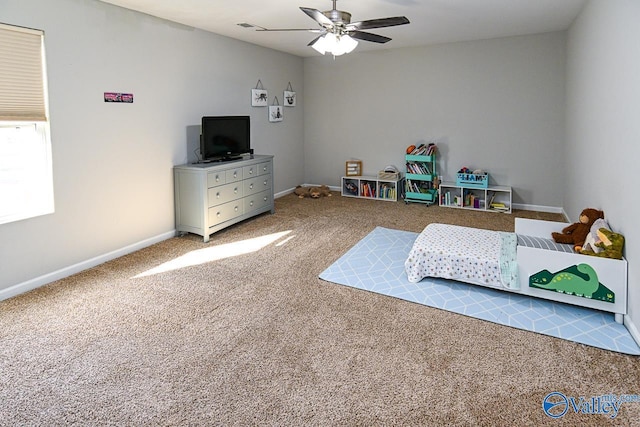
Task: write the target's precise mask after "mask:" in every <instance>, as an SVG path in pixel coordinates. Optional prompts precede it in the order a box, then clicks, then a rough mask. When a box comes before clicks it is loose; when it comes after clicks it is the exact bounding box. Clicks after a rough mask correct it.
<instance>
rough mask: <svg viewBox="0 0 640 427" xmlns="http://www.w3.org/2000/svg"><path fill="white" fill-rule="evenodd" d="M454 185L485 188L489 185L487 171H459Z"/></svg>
mask: <svg viewBox="0 0 640 427" xmlns="http://www.w3.org/2000/svg"><path fill="white" fill-rule="evenodd" d="M456 185H458V186H460V187H472V188H487V187H488V186H489V174H488V173H483V174H479V173H459V174H458V177H457V178H456Z"/></svg>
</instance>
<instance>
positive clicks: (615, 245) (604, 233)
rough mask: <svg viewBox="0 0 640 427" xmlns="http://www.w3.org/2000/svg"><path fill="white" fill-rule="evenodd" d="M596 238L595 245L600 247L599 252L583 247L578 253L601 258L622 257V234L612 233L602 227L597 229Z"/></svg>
mask: <svg viewBox="0 0 640 427" xmlns="http://www.w3.org/2000/svg"><path fill="white" fill-rule="evenodd" d="M598 239H599V241H598V242H597V243H596V244H595V246H597V247H598V248H600V249H601V250H600V251H599V252H596V251H592V250H586V249H584V250H582V251H580V253H583V254H585V255H593V256H599V257H603V258H613V259H622V247H623V246H624V236H623V235H622V234H618V233H614V232H613V231H611V230H609V229H607V228H604V227H603V228H600V229H599V230H598Z"/></svg>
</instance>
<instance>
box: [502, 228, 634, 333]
mask: <svg viewBox="0 0 640 427" xmlns="http://www.w3.org/2000/svg"><path fill="white" fill-rule="evenodd" d="M567 225H569V224H568V223H562V222H552V221H541V220H533V219H526V218H516V219H515V232H516V233H518V234H524V235H528V236H535V237H543V238H547V239H548V238H550V237H551V232H553V231H561V230H562V229H563V228H564V227H566V226H567ZM517 251H518V255H517V257H518V277H519V281H520V289H519V290H513V292H517V293H520V294H523V295H530V296H533V297H537V298H544V299H548V300H552V301H560V302H565V303H568V304H574V305H579V306H582V307H590V308H595V309H598V310H602V311H607V312H612V313H614V314H615V320H616V322H618V323H623V319H624V315H625V314H627V261H626V260H625V259H621V260H618V259H610V258H602V257H596V256H589V255H582V254H578V253H566V252H557V251H551V250H546V249H538V248H530V247H526V246H518V249H517ZM581 263H584V264H589V265H590V266H591V267H592V268H593V269H594V270H595V271H596V273H597V275H598V280H599V282H600V283H602V284H603V285H604V286H606V287H607V288H609V289H610V290H611V291H613V292H614V293H615V302H606V301H600V300H596V299H589V298H584V297H579V296H576V295H570V294H565V293H561V292H555V291H551V290H545V289H539V288H534V287H531V286H529V277H530V276H531V275H534V274H536V273H538V272H539V271H541V270H549V271H550V272H556V271H560V270H563V269H565V268H567V267H570V266H573V265H577V264H581Z"/></svg>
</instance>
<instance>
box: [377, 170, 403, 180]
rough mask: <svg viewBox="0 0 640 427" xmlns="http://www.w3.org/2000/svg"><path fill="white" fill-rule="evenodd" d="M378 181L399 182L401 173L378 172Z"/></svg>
mask: <svg viewBox="0 0 640 427" xmlns="http://www.w3.org/2000/svg"><path fill="white" fill-rule="evenodd" d="M378 179H386V180H389V181H397V180H399V179H400V172H388V171H380V172H378Z"/></svg>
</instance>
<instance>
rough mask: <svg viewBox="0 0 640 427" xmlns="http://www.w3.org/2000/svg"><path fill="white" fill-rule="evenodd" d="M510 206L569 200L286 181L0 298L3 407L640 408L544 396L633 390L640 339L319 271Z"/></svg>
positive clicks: (499, 417)
mask: <svg viewBox="0 0 640 427" xmlns="http://www.w3.org/2000/svg"><path fill="white" fill-rule="evenodd" d="M516 215H517V216H526V217H533V218H541V219H558V218H559V216H558V215H552V214H544V213H535V212H525V211H516V212H515V213H514V214H513V215H505V214H495V213H484V212H471V211H463V210H457V209H447V208H439V207H436V206H431V207H427V206H425V205H421V204H409V205H405V204H404V203H402V202H399V203H392V202H382V201H370V200H361V199H351V198H345V197H340V196H339V195H338V194H337V193H334V195H333V197H330V198H325V199H321V200H312V199H298V198H296V197H294V196H293V195H289V196H285V197H282V198H280V199H277V200H276V213H275V214H274V215H270V214H265V215H262V216H260V217H257V218H255V219H252V220H249V221H246V222H244V223H242V224H239V225H236V226H234V227H231V228H229V229H227V230H224V231H222V232H219V233H217V234H215V235H214V236H213V237H212V239H211V241H210V242H209V243H208V244H204V243H202V239H201V238H199V237H198V236H195V235H188V236H184V237H178V238H173V239H170V240H167V241H164V242H162V243H159V244H157V245H154V246H152V247H149V248H147V249H144V250H141V251H139V252H136V253H134V254H131V255H128V256H125V257H122V258H119V259H117V260H114V261H112V262H109V263H106V264H103V265H101V266H99V267H96V268H93V269H91V270H88V271H85V272H83V273H81V274H78V275H75V276H73V277H70V278H68V279H64V280H60V281H58V282H55V283H52V284H50V285H48V286H45V287H42V288H40V289H37V290H35V291H33V292H30V293H28V294H25V295H21V296H18V297H15V298H12V299H10V300H6V301H3V302H0V402H1V404H0V425H2V426H14V425H47V426H51V425H74V424H76V425H135V426H141V425H363V426H371V425H464V426H470V425H486V426H495V425H504V426H514V425H554V426H555V425H639V424H640V423H639V422H638V420H640V402H636V403H625V404H623V406H622V408H621V410H620V413H619V415H618V417H617V418H616V419H615V420H613V421H612V420H610V419H608V418H607V417H606V416H605V415H601V414H600V415H588V414H575V413H573V411H569V413H567V414H566V415H565V416H564V417H563V418H561V419H560V420H553V419H551V418H549V417H547V416H546V415H545V414H544V413H543V411H542V399H543V398H544V396H546V395H547V394H548V393H550V392H553V391H559V392H562V393H564V394H565V395H567V396H572V397H576V398H579V397H585V398H587V399H590V398H591V397H592V396H600V395H603V394H610V393H613V394H616V395H620V394H634V393H640V363H639V360H638V359H637V358H635V357H632V356H625V355H621V354H618V353H613V352H607V351H604V350H599V349H595V348H592V347H587V346H583V345H580V344H576V343H573V342H569V341H564V340H561V339H556V338H552V337H548V336H544V335H538V334H535V333H532V332H527V331H522V330H518V329H513V328H509V327H505V326H500V325H496V324H493V323H490V322H485V321H482V320H477V319H473V318H469V317H465V316H461V315H457V314H453V313H450V312H446V311H442V310H438V309H433V308H429V307H425V306H422V305H419V304H414V303H410V302H406V301H401V300H398V299H394V298H390V297H386V296H383V295H379V294H374V293H370V292H365V291H360V290H357V289H353V288H349V287H344V286H340V285H336V284H332V283H328V282H324V281H322V280H320V279H318V278H317V276H318V274H319V273H320V272H322V271H323V270H324V269H326V268H327V267H328V266H329V265H330V264H331V263H333V262H334V261H335V260H336V259H338V258H339V257H340V256H341V255H342V254H343V253H344V252H345V251H347V250H348V249H349V248H350V247H351V246H353V245H354V244H355V243H357V242H358V241H359V240H360V239H361V238H363V237H364V236H365V235H366V234H368V233H369V232H370V231H371V230H373V229H374V228H375V227H376V226H383V227H388V228H397V229H402V230H409V231H416V232H418V231H421V230H422V229H423V228H424V226H425V225H426V224H427V223H430V222H435V221H437V222H445V223H451V224H459V225H471V226H475V227H481V228H489V229H495V230H507V231H508V230H513V222H514V217H515V216H516ZM238 242H244V243H245V244H243V245H241V244H239V243H238ZM247 243H248V244H249V245H247Z"/></svg>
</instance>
